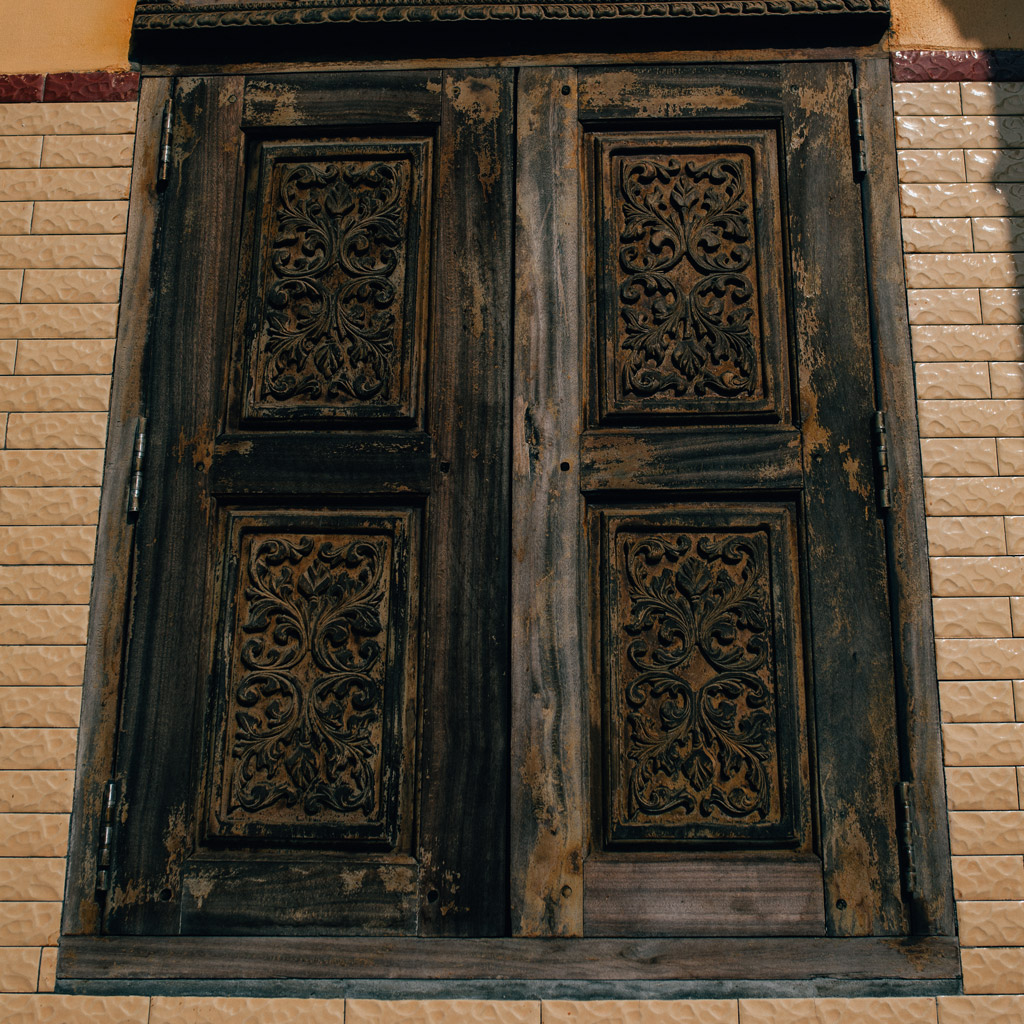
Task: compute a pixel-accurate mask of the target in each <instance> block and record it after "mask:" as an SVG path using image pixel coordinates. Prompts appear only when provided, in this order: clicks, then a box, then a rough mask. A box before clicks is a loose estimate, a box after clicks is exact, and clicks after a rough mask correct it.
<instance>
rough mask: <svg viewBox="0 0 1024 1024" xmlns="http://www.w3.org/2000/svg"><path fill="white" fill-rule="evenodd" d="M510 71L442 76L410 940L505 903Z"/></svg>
mask: <svg viewBox="0 0 1024 1024" xmlns="http://www.w3.org/2000/svg"><path fill="white" fill-rule="evenodd" d="M512 82H513V75H512V73H511V72H509V71H500V70H499V71H483V72H480V71H465V72H461V71H460V72H450V73H448V74H446V75H445V79H444V85H443V107H442V117H441V140H440V183H439V189H440V192H439V196H438V206H437V209H438V225H439V234H438V238H437V242H436V248H435V271H436V281H437V285H436V287H437V289H438V295H439V296H441V299H440V301H438V302H437V304H436V307H435V318H436V319H435V321H434V330H433V337H434V339H435V344H434V348H433V351H432V356H431V365H430V383H429V391H430V395H431V402H430V409H429V412H428V426H429V430H430V432H431V434H432V436H433V438H434V445H435V451H436V453H437V459H438V461H437V463H436V464H435V475H434V484H433V487H434V489H433V491H432V494H431V500H430V511H429V513H428V514H429V515H430V516H431V517H432V526H431V528H429V529H428V532H427V539H426V573H425V592H424V601H423V608H424V615H425V626H426V630H427V641H426V649H425V656H424V677H423V697H422V700H423V704H422V706H423V714H422V722H421V730H422V731H421V736H422V753H421V760H420V772H421V787H422V788H421V794H420V824H419V843H420V857H419V859H420V863H421V865H422V872H421V877H420V891H421V893H422V894H423V895H424V897H425V898H424V899H423V900H422V901H421V908H422V909H421V917H420V932H421V934H423V935H449V936H451V935H467V934H475V935H495V934H502V933H503V932H504V931H505V930H506V919H507V909H506V907H507V893H508V852H507V850H508V810H507V801H508V795H507V794H508V757H509V728H508V705H509V692H508V663H509V640H508V637H509V612H508V604H507V600H506V595H507V594H508V590H509V551H510V538H509V521H508V512H507V510H508V507H509V486H510V464H509V451H510V447H511V440H510V436H509V404H510V397H511V395H510V383H509V380H510V363H511V316H512V309H511V291H512V289H511V265H510V255H511V251H512V228H513V224H512V212H513V160H514V133H513V130H512V116H513V103H514V97H513V92H512Z"/></svg>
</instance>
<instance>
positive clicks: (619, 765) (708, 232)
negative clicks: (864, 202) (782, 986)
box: [579, 66, 859, 935]
mask: <svg viewBox="0 0 1024 1024" xmlns="http://www.w3.org/2000/svg"><path fill="white" fill-rule="evenodd" d="M783 73H784V70H783V69H782V68H780V67H778V66H758V67H728V68H700V67H684V68H672V67H665V68H625V69H622V68H600V69H588V70H587V71H585V72H583V71H581V72H580V105H579V119H580V121H581V122H582V124H583V126H584V128H585V129H586V130H587V131H588V132H589V133H590V134H589V135H588V137H587V141H588V143H589V142H590V141H591V140H593V144H592V146H590V147H589V148H590V149H591V150H592V152H593V160H592V163H591V165H590V168H589V175H590V180H589V182H588V187H587V190H586V194H588V195H589V196H591V197H592V198H591V201H590V202H589V204H588V208H587V213H586V232H587V245H588V247H589V249H588V258H589V262H588V263H587V264H584V267H585V269H584V270H583V272H582V273H583V277H584V280H585V281H586V282H588V284H589V282H591V281H594V282H596V283H595V284H593V285H590V286H589V289H588V303H589V307H590V308H589V310H588V311H589V312H590V315H591V322H590V327H589V339H590V342H589V343H590V352H589V354H588V359H589V361H590V366H589V367H588V369H589V371H590V379H591V384H590V388H589V391H588V395H589V429H588V430H587V432H586V434H585V435H584V437H583V439H582V447H581V460H582V462H583V467H584V472H583V477H582V481H581V483H582V486H583V488H584V491H585V494H586V497H587V502H588V515H589V518H590V520H591V526H590V537H591V541H590V570H589V583H588V586H589V592H590V609H589V610H590V615H591V617H592V619H594V620H595V621H600V622H601V624H602V626H601V639H600V643H601V648H600V649H601V664H600V668H599V672H595V673H594V674H593V676H592V681H591V684H590V706H591V730H592V736H593V737H594V738H593V739H592V742H591V745H590V755H591V759H592V768H591V776H590V777H591V807H592V810H591V815H592V818H591V821H592V825H591V828H592V848H591V854H590V856H591V859H590V860H588V861H587V866H586V868H585V882H586V884H585V895H584V919H585V922H586V929H587V934H588V935H589V934H592V932H591V928H597V929H599V930H601V931H602V932H604V933H605V934H607V931H606V929H607V928H616V929H619V930H620V934H623V933H628V934H634V935H643V934H646V933H647V929H648V926H650V925H651V924H652V920H653V917H654V916H656V915H657V913H658V911H657V909H656V908H658V907H659V905H664V904H666V902H667V903H670V904H673V905H675V906H677V907H678V908H680V910H690V909H693V910H694V911H695V917H694V919H693V920H692V921H687V920H685V919H684V918H682V917H680V919H679V920H677V921H676V922H675V923H674V924H673V926H672V927H673V929H674V931H675V933H676V934H682V933H684V932H687V933H689V934H694V933H695V932H700V931H702V930H704V929H705V928H706V929H709V930H710V931H711V932H712V933H714V932H715V930H716V929H720V928H735V929H741V928H742V929H746V930H747V931H748V933H749V932H750V931H758V932H760V933H761V934H764V933H766V932H768V931H775V930H776V929H777V930H779V931H780V932H789V933H791V932H792V929H794V928H796V929H798V930H803V931H804V932H805V933H807V932H811V933H818V934H820V933H822V932H823V930H824V928H823V906H822V903H823V901H822V881H821V863H820V860H818V859H817V857H815V856H814V855H813V854H814V847H813V840H812V830H811V820H812V817H813V813H814V811H813V810H812V795H813V792H814V790H813V786H812V783H811V775H810V763H811V753H812V752H813V747H812V745H811V735H810V730H809V725H808V710H807V707H806V704H805V685H806V684H805V678H806V676H805V672H806V662H805V658H804V652H803V648H804V641H803V639H802V633H803V629H802V626H801V621H802V617H803V615H804V614H805V612H804V607H805V603H806V598H805V595H804V594H802V593H801V591H802V589H803V586H804V583H803V580H802V569H801V568H800V565H801V563H802V560H803V558H802V555H797V551H798V550H799V545H800V540H799V538H798V536H797V523H798V521H799V519H800V513H799V512H798V511H797V508H798V505H797V500H798V499H799V495H800V492H801V491H802V488H803V486H804V471H803V466H802V445H801V435H800V432H799V430H798V429H797V428H796V427H795V426H792V425H791V424H792V422H793V407H792V394H791V385H790V383H789V378H790V364H791V358H792V356H791V350H792V341H791V339H790V337H789V317H788V315H787V307H788V304H789V296H788V287H787V285H786V283H785V280H784V279H785V275H786V271H787V267H788V263H787V259H786V251H785V249H784V248H783V243H782V238H783V223H784V221H785V218H786V217H787V202H788V197H787V194H786V191H785V189H784V188H783V183H784V182H785V180H786V175H785V171H784V169H780V168H778V167H777V166H776V163H775V160H776V154H783V153H785V152H786V148H785V143H784V141H783V137H782V131H784V130H785V129H784V128H782V124H783V122H784V120H785V114H786V105H787V103H788V102H789V100H788V97H787V89H786V88H785V87H784V84H783V81H782V76H783ZM839 113H841V114H842V116H843V117H844V118H845V107H844V108H837V110H834V111H832V112H830V114H829V116H830V117H832V118H833V119H835V118H836V116H837V114H839ZM844 123H845V121H844ZM787 226H788V225H787ZM855 230H856V225H854V231H855ZM712 236H713V237H714V238H715V240H716V241H717V243H718V244H717V245H716V244H714V243H711V242H709V243H708V244H707V248H706V249H704V248H703V246H704V243H703V242H700V241H695V240H697V239H702V238H709V239H710V238H711V237H712ZM853 237H854V238H857V237H859V236H858V235H857V234H856V233H854V235H853ZM606 250H607V251H606ZM598 268H604V269H603V270H602V271H600V272H599V270H598ZM623 270H626V271H628V274H627V275H624V274H623V273H622V271H623ZM711 296H714V297H715V299H718V300H720V301H719V302H718V304H717V305H716V304H715V302H714V301H709V300H710V299H711ZM594 310H596V315H595V313H594V312H593V311H594ZM674 317H675V318H678V322H677V319H673V318H674ZM659 325H666V326H659ZM659 330H660V331H661V333H660V334H658V331H659ZM638 346H639V347H638ZM616 349H621V350H623V351H625V352H627V353H630V357H629V358H630V359H631V361H628V362H625V363H623V362H622V359H623V357H622V355H621V352H614V351H613V353H612V354H613V355H614V358H610V354H609V353H610V350H616ZM641 350H642V351H643V352H644V358H643V359H640V358H639V357H638V353H639V352H640V351H641ZM623 421H625V423H628V424H629V426H626V425H625V423H624V422H623ZM784 510H786V511H784ZM780 516H782V517H783V519H780V518H779V517H780ZM627 517H628V520H627ZM616 524H619V525H620V526H622V527H623V530H619V529H618V528H617V527H616ZM620 532H621V533H622V537H621V538H620ZM769 536H770V539H769ZM631 545H632V546H631ZM736 545H739V546H736ZM634 548H635V549H636V554H635V557H630V556H628V553H627V554H624V553H625V552H627V549H628V550H629V551H632V550H634ZM769 549H770V552H771V553H770V554H769ZM723 556H724V557H725V559H726V560H723ZM769 563H770V564H771V569H770V570H769V568H768V566H769ZM705 576H706V578H707V580H708V581H709V582H710V580H711V579H714V580H715V583H714V588H715V590H714V593H715V595H716V596H715V600H714V601H710V600H708V601H705V600H704V599H703V598H701V597H700V596H699V595H700V594H702V593H703V590H702V589H701V586H702V585H701V584H700V583H699V582H698V581H699V580H700V579H702V578H704V577H705ZM751 588H752V589H751ZM742 594H746V595H747V599H748V600H749V601H750V602H751V604H752V605H756V606H757V607H758V608H760V609H761V612H760V613H759V614H758V615H757V616H755V617H754V618H752V619H747V618H746V617H745V616H744V615H743V614H742V613H739V612H738V608H739V606H740V605H741V604H742V601H743V598H742V596H741V595H742ZM769 595H770V596H769ZM734 601H736V602H739V603H738V604H737V605H736V608H733V603H732V602H734ZM730 609H732V610H730ZM734 614H735V616H736V617H735V618H733V617H732V616H733V615H734ZM718 617H721V618H718ZM691 622H692V627H691V626H689V625H686V624H687V623H691ZM716 623H717V624H716ZM726 623H729V625H726ZM705 635H708V636H710V635H715V636H717V637H718V639H717V641H715V642H714V643H711V644H710V645H709V646H707V647H706V648H705V646H699V643H698V638H699V637H700V636H705ZM716 652H718V653H720V654H721V658H720V659H719V657H718V653H716ZM709 657H710V660H709ZM744 665H745V666H747V668H748V669H749V671H748V672H746V674H744V673H740V674H739V675H737V676H735V677H734V676H733V675H732V673H733V671H734V670H739V669H740V667H741V666H744ZM716 666H717V667H716ZM755 677H756V679H757V680H759V681H757V682H755ZM741 679H742V680H743V681H742V682H741V681H740V680H741ZM644 680H646V682H645V681H644ZM634 684H635V685H634ZM722 687H724V689H722ZM705 688H708V689H707V692H705ZM712 694H714V696H711V695H712ZM719 709H720V711H719ZM720 713H721V717H720V718H719V714H720ZM705 715H706V716H708V717H707V718H706V719H705V717H704V716H705ZM748 716H752V717H751V718H750V724H749V725H744V724H743V723H744V721H745V720H746V719H747V717H748ZM712 720H714V724H712ZM755 721H756V722H757V724H756V725H754V722H755ZM686 723H689V725H687V726H686V729H685V730H684V725H686ZM748 731H749V732H750V735H751V737H752V739H751V740H749V741H748V737H747V735H746V734H747V732H748ZM725 733H728V735H729V737H730V738H729V740H728V742H726V741H725V740H722V741H721V745H716V744H718V743H719V741H718V740H712V739H709V740H707V741H705V740H703V739H702V737H703V736H704V735H707V736H709V737H712V736H719V735H720V734H721V735H722V736H724V735H725ZM726 751H729V753H725V752H726ZM745 765H746V766H747V767H744V766H745ZM737 801H738V802H737ZM748 805H749V806H748ZM744 806H746V807H747V809H746V810H745V811H744V810H743V809H742V808H743V807H744ZM630 844H631V845H632V846H633V848H634V849H635V850H637V852H636V853H634V854H633V855H632V857H630V855H629V854H628V852H627V849H628V847H629V845H630ZM702 844H703V845H702ZM709 844H711V845H714V846H716V847H718V848H721V847H722V846H729V848H730V850H731V851H732V854H733V855H735V854H737V853H738V852H739V851H742V852H743V854H744V858H743V860H742V862H741V864H742V866H736V867H734V868H733V873H732V875H731V879H732V880H733V881H736V880H737V878H738V877H740V876H742V873H743V871H744V870H747V871H748V872H749V881H748V883H747V884H746V885H744V884H742V883H741V884H740V893H738V894H737V897H736V899H737V900H738V901H740V902H738V903H737V904H736V906H737V913H736V914H735V915H733V916H731V917H730V916H729V915H728V914H727V915H726V918H727V921H728V923H726V924H723V923H721V922H716V921H714V920H713V917H712V915H711V914H710V913H708V912H707V911H706V910H704V909H702V906H701V904H700V901H699V899H698V898H697V897H695V896H693V895H692V894H691V893H689V891H688V889H686V887H685V873H684V872H683V871H682V865H685V864H686V863H687V862H688V860H689V859H690V858H692V857H693V856H695V855H697V853H698V851H700V850H702V849H703V850H706V849H707V846H708V845H709ZM613 847H614V849H615V858H616V860H628V859H632V860H633V863H635V864H636V865H637V870H636V872H635V873H634V875H632V876H631V877H630V883H629V884H622V885H619V886H616V885H614V884H608V876H607V874H602V873H601V869H598V870H597V872H596V873H595V874H591V872H590V864H591V863H592V862H593V863H595V864H598V863H600V862H601V856H602V855H601V850H602V849H608V850H610V849H611V848H613ZM638 847H645V848H646V849H643V850H640V849H637V848H638ZM772 847H774V849H772ZM655 848H656V849H657V851H658V859H659V860H668V859H670V858H671V857H672V856H674V857H675V860H676V861H677V862H678V863H679V865H680V871H679V872H678V873H677V874H675V875H673V874H672V873H671V872H668V871H667V869H665V874H664V875H663V879H662V880H663V881H664V883H665V885H667V884H669V880H672V881H674V882H675V884H677V885H679V886H680V887H683V888H682V889H681V891H680V892H679V893H678V894H677V895H676V896H675V897H670V896H669V895H668V894H667V892H666V889H665V888H664V885H662V886H659V884H658V882H657V881H656V880H655V878H654V876H653V875H652V876H650V881H649V883H648V881H647V879H648V876H647V875H646V874H645V872H644V871H643V870H642V868H643V867H646V866H648V865H649V864H650V863H651V859H650V858H651V853H652V852H653V850H654V849H655ZM761 858H763V859H761ZM794 859H795V860H796V862H798V863H799V864H800V868H799V870H797V871H795V872H794V871H793V870H792V869H791V867H790V866H788V865H787V860H788V861H789V863H790V864H791V863H792V862H793V861H794ZM776 870H777V871H781V872H783V875H782V877H783V878H784V879H785V880H786V882H785V883H784V884H786V885H790V886H791V885H793V884H800V883H801V882H802V883H803V884H804V885H805V888H804V891H803V893H802V894H801V895H800V896H798V897H793V898H794V899H796V900H797V902H798V903H799V906H800V908H801V911H800V912H799V913H798V914H797V915H796V916H795V917H790V916H787V914H786V913H785V912H775V911H773V910H772V909H770V908H769V909H768V912H766V914H765V916H764V917H763V918H761V919H760V920H758V918H757V916H756V915H755V914H752V910H753V905H752V903H751V902H750V900H749V898H747V899H746V902H743V901H744V897H743V896H742V895H741V894H742V892H744V891H745V892H748V893H749V892H751V891H752V890H753V889H754V888H755V887H756V886H761V887H762V888H767V889H771V887H772V885H771V883H770V882H768V881H766V880H767V879H768V878H770V877H771V874H772V871H776ZM786 872H789V873H788V874H786ZM815 873H816V874H815ZM620 877H625V876H620ZM592 883H593V884H594V885H596V886H598V888H597V890H596V898H599V899H600V901H601V906H600V909H599V910H595V911H594V913H593V914H592V913H591V911H590V909H589V902H590V899H591V884H592ZM674 901H675V902H674ZM659 926H660V927H668V926H667V925H665V924H664V922H659Z"/></svg>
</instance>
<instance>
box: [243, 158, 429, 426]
mask: <svg viewBox="0 0 1024 1024" xmlns="http://www.w3.org/2000/svg"><path fill="white" fill-rule="evenodd" d="M267 177H268V178H269V189H268V193H269V194H266V195H265V196H264V198H263V201H262V207H263V208H262V211H261V213H262V216H263V218H264V220H263V225H262V237H261V241H260V244H259V246H258V251H259V252H260V254H261V255H260V260H261V262H260V266H259V272H260V275H261V279H260V282H259V284H258V287H257V299H256V307H257V313H256V316H255V317H254V319H255V320H256V321H257V324H258V335H257V337H256V339H255V353H254V356H253V358H252V363H253V366H252V368H251V370H250V373H251V374H252V380H251V382H250V397H249V408H250V412H253V413H255V415H257V416H261V417H266V416H272V417H273V416H281V415H285V416H295V415H316V416H324V415H327V416H359V415H379V414H382V413H388V412H394V411H396V409H395V407H396V405H397V404H398V403H401V402H402V401H403V400H404V399H406V398H407V396H406V395H404V394H403V390H404V388H403V381H404V380H405V378H406V376H407V369H408V368H407V367H406V366H405V365H404V364H405V361H406V360H407V359H408V358H409V357H410V355H409V349H411V348H412V347H413V341H412V339H410V338H408V337H407V336H406V335H407V334H408V333H409V332H408V329H407V323H408V321H409V310H408V308H407V303H409V302H414V299H415V297H414V296H413V297H412V298H410V297H409V296H408V295H407V294H406V292H407V281H406V272H407V264H408V263H409V262H410V261H412V262H413V264H415V261H416V259H417V255H416V252H415V248H416V246H415V242H414V237H415V235H416V234H417V233H418V226H417V224H415V223H414V221H417V219H418V216H419V215H420V214H421V212H422V211H418V210H414V205H415V200H414V194H415V193H416V191H417V189H416V184H415V182H414V181H413V169H412V165H411V162H410V158H409V157H408V156H402V155H399V154H395V155H394V156H389V157H387V158H382V156H381V154H376V155H375V157H372V158H368V157H367V154H366V153H365V152H364V153H362V154H359V153H357V152H355V151H353V152H352V153H351V154H348V153H342V152H339V153H337V154H334V155H332V156H331V157H328V158H321V159H307V160H304V161H300V160H289V159H286V158H284V157H283V156H282V157H281V158H279V159H276V160H274V161H273V163H272V170H271V172H270V173H269V175H267Z"/></svg>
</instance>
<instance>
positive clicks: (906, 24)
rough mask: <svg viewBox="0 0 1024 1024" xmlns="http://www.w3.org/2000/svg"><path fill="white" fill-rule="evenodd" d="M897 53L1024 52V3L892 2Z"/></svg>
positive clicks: (1015, 0) (995, 0) (970, 0)
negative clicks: (930, 51)
mask: <svg viewBox="0 0 1024 1024" xmlns="http://www.w3.org/2000/svg"><path fill="white" fill-rule="evenodd" d="M892 11H893V30H892V37H891V44H890V45H891V47H892V49H894V50H898V49H902V50H935V49H937V50H1002V49H1024V0H892Z"/></svg>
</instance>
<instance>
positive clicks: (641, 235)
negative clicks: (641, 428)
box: [606, 152, 762, 399]
mask: <svg viewBox="0 0 1024 1024" xmlns="http://www.w3.org/2000/svg"><path fill="white" fill-rule="evenodd" d="M611 171H612V175H613V180H614V181H615V182H616V185H615V188H616V193H617V194H616V201H617V210H616V211H615V220H614V225H615V227H614V232H615V239H616V243H617V254H616V255H617V262H618V266H617V268H616V269H617V272H616V273H615V274H614V280H615V283H616V285H617V291H618V298H619V323H618V333H617V342H618V352H617V357H616V363H617V369H618V374H617V376H618V377H619V378H620V379H619V381H618V382H617V386H618V387H619V388H621V392H622V393H624V396H625V397H633V398H636V399H644V398H649V397H652V396H664V395H667V396H670V397H678V396H685V395H695V396H697V397H698V398H703V397H704V396H706V395H709V394H710V395H712V396H721V397H724V398H737V397H738V398H744V397H748V396H749V397H754V396H757V395H759V394H760V393H761V391H762V385H761V373H760V368H761V367H760V364H761V355H760V344H759V340H760V339H759V330H760V328H759V317H758V301H757V290H756V285H755V281H756V276H755V275H754V274H753V273H752V266H751V265H752V263H753V262H754V252H755V248H754V245H755V242H754V224H753V221H752V218H751V202H752V195H751V160H750V156H749V154H746V153H742V152H737V153H733V154H730V155H728V156H716V157H713V158H711V159H708V155H707V154H698V155H665V156H643V157H636V156H633V155H619V156H616V157H614V158H613V160H612V168H611ZM606 258H607V259H609V260H610V259H611V258H612V257H611V254H610V253H608V254H606Z"/></svg>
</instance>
